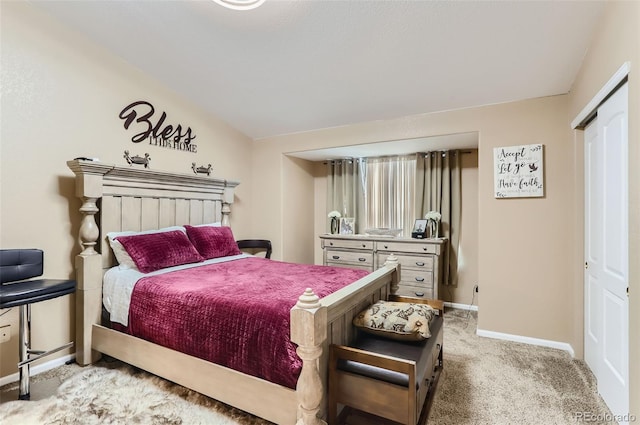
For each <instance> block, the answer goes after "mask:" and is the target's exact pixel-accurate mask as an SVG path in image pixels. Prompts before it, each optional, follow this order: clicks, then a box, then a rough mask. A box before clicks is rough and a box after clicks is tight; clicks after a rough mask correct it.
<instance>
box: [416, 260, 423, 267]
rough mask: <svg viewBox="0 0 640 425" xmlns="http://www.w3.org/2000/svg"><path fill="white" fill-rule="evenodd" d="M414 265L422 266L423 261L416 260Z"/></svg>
mask: <svg viewBox="0 0 640 425" xmlns="http://www.w3.org/2000/svg"><path fill="white" fill-rule="evenodd" d="M416 266H420V267H424V263H423V262H421V261H416Z"/></svg>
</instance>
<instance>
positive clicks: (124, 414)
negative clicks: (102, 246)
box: [0, 310, 613, 425]
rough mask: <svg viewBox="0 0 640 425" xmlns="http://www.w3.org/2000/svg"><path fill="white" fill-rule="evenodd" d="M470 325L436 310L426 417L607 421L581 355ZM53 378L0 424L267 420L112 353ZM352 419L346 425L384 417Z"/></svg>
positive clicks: (491, 424)
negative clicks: (441, 327) (437, 341)
mask: <svg viewBox="0 0 640 425" xmlns="http://www.w3.org/2000/svg"><path fill="white" fill-rule="evenodd" d="M476 323H477V321H476V316H475V313H469V312H467V311H463V310H448V311H447V313H446V314H445V331H444V369H443V372H442V375H441V377H440V380H439V384H438V388H437V391H436V393H435V398H434V401H433V404H432V407H431V412H430V414H429V419H428V423H429V424H430V425H502V424H504V425H507V424H536V425H537V424H549V425H551V424H558V425H562V424H576V423H583V422H588V423H589V424H604V423H609V424H611V423H613V422H612V421H610V420H609V419H610V418H611V413H610V411H609V410H608V409H607V407H606V405H605V404H604V402H603V401H602V399H601V398H600V396H599V395H598V393H597V390H596V383H595V380H594V377H593V374H592V373H591V372H590V370H589V369H588V368H587V367H586V365H585V364H584V362H582V361H580V360H576V359H572V358H571V356H570V355H569V354H568V353H566V352H564V351H560V350H555V349H551V348H544V347H538V346H532V345H525V344H519V343H514V342H507V341H500V340H495V339H489V338H482V337H478V336H477V335H476ZM54 376H55V377H57V378H60V380H61V381H63V383H62V384H61V385H60V386H59V387H58V389H57V391H56V393H55V394H52V395H51V396H50V397H48V398H45V399H42V400H39V401H9V402H6V401H5V400H2V401H3V402H2V403H1V404H0V424H2V425H25V424H38V425H53V424H55V425H66V424H82V425H93V424H109V425H112V424H114V425H115V424H142V425H155V424H175V425H181V424H184V425H199V424H202V425H227V424H234V425H235V424H238V425H266V424H269V422H267V421H264V420H262V419H259V418H256V417H254V416H252V415H250V414H248V413H245V412H243V411H240V410H238V409H235V408H232V407H230V406H227V405H225V404H223V403H220V402H217V401H215V400H212V399H210V398H208V397H206V396H203V395H201V394H198V393H196V392H194V391H191V390H188V389H186V388H184V387H182V386H180V385H176V384H174V383H171V382H169V381H166V380H164V379H161V378H158V377H156V376H154V375H151V374H149V373H146V372H144V371H141V370H139V369H136V368H134V367H132V366H129V365H127V364H124V363H122V362H119V361H115V360H109V361H105V360H102V361H100V362H99V363H97V364H96V365H93V366H88V367H85V368H81V367H79V366H77V365H75V364H72V365H66V366H62V367H59V368H56V369H54V370H51V371H49V372H46V373H45V374H40V375H36V376H35V377H34V378H33V383H32V386H35V385H38V381H41V380H43V379H51V377H54ZM221 385H224V384H221ZM356 419H357V418H354V420H353V421H351V420H348V423H349V424H353V425H356V424H358V425H361V424H363V425H373V424H386V423H387V422H385V421H381V420H380V421H378V420H372V419H371V418H368V419H367V420H366V421H365V422H362V420H359V421H357V420H356Z"/></svg>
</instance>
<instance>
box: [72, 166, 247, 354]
mask: <svg viewBox="0 0 640 425" xmlns="http://www.w3.org/2000/svg"><path fill="white" fill-rule="evenodd" d="M67 165H68V166H69V168H70V169H71V170H72V171H73V172H74V173H75V175H76V196H78V197H79V198H80V199H82V207H80V213H81V215H82V222H81V224H80V232H79V239H80V244H81V245H82V252H81V253H80V254H79V255H78V256H77V257H76V281H77V292H76V347H77V352H76V360H77V361H78V363H80V364H87V363H91V362H92V361H91V360H90V357H93V358H94V360H95V359H96V358H97V356H98V353H94V354H93V356H91V350H90V347H91V326H92V324H93V323H99V318H100V311H101V306H102V275H103V270H104V269H106V268H109V267H111V266H113V265H114V264H115V259H114V257H113V254H112V252H111V249H110V248H109V244H108V242H107V240H106V234H107V233H108V232H114V231H123V230H134V231H139V230H150V229H159V228H162V227H167V226H172V225H182V224H193V225H195V224H203V223H211V222H215V221H221V222H222V225H224V226H229V225H230V223H229V214H230V213H231V204H232V203H233V196H234V189H235V187H236V186H237V185H238V184H239V182H236V181H231V180H224V179H217V178H211V177H204V176H199V175H195V174H193V175H192V174H178V173H167V172H162V171H156V170H149V169H137V168H133V167H131V166H127V167H119V166H116V165H113V164H106V163H103V162H98V161H85V160H73V161H68V162H67ZM85 358H86V360H87V361H85Z"/></svg>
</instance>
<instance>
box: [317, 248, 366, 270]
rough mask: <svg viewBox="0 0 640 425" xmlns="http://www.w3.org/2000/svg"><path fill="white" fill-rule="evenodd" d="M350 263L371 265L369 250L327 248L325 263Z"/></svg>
mask: <svg viewBox="0 0 640 425" xmlns="http://www.w3.org/2000/svg"><path fill="white" fill-rule="evenodd" d="M329 262H331V263H350V264H361V265H363V266H367V267H373V254H372V253H371V252H357V251H336V250H327V263H329Z"/></svg>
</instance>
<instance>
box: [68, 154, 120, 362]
mask: <svg viewBox="0 0 640 425" xmlns="http://www.w3.org/2000/svg"><path fill="white" fill-rule="evenodd" d="M67 166H68V167H69V168H70V169H71V170H72V171H73V172H74V173H75V175H76V196H77V197H78V198H80V199H82V206H81V207H80V212H81V213H82V222H81V224H80V232H79V238H80V244H81V245H82V252H81V253H80V254H78V255H76V260H75V268H76V282H77V287H76V338H75V346H76V362H77V363H78V364H80V365H82V366H84V365H87V364H90V363H93V362H95V361H97V360H98V359H99V358H100V353H98V352H97V351H92V350H91V331H92V325H93V324H94V323H100V312H101V308H102V257H101V256H100V254H99V253H98V252H97V251H96V250H95V245H96V242H97V240H98V238H99V236H100V231H99V229H98V226H97V224H96V219H95V214H96V213H97V212H98V206H97V204H96V202H97V200H98V199H99V198H101V197H102V178H103V176H104V175H105V174H106V173H107V172H109V170H111V169H112V168H113V166H112V165H106V164H101V163H98V162H92V161H80V160H73V161H68V162H67Z"/></svg>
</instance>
